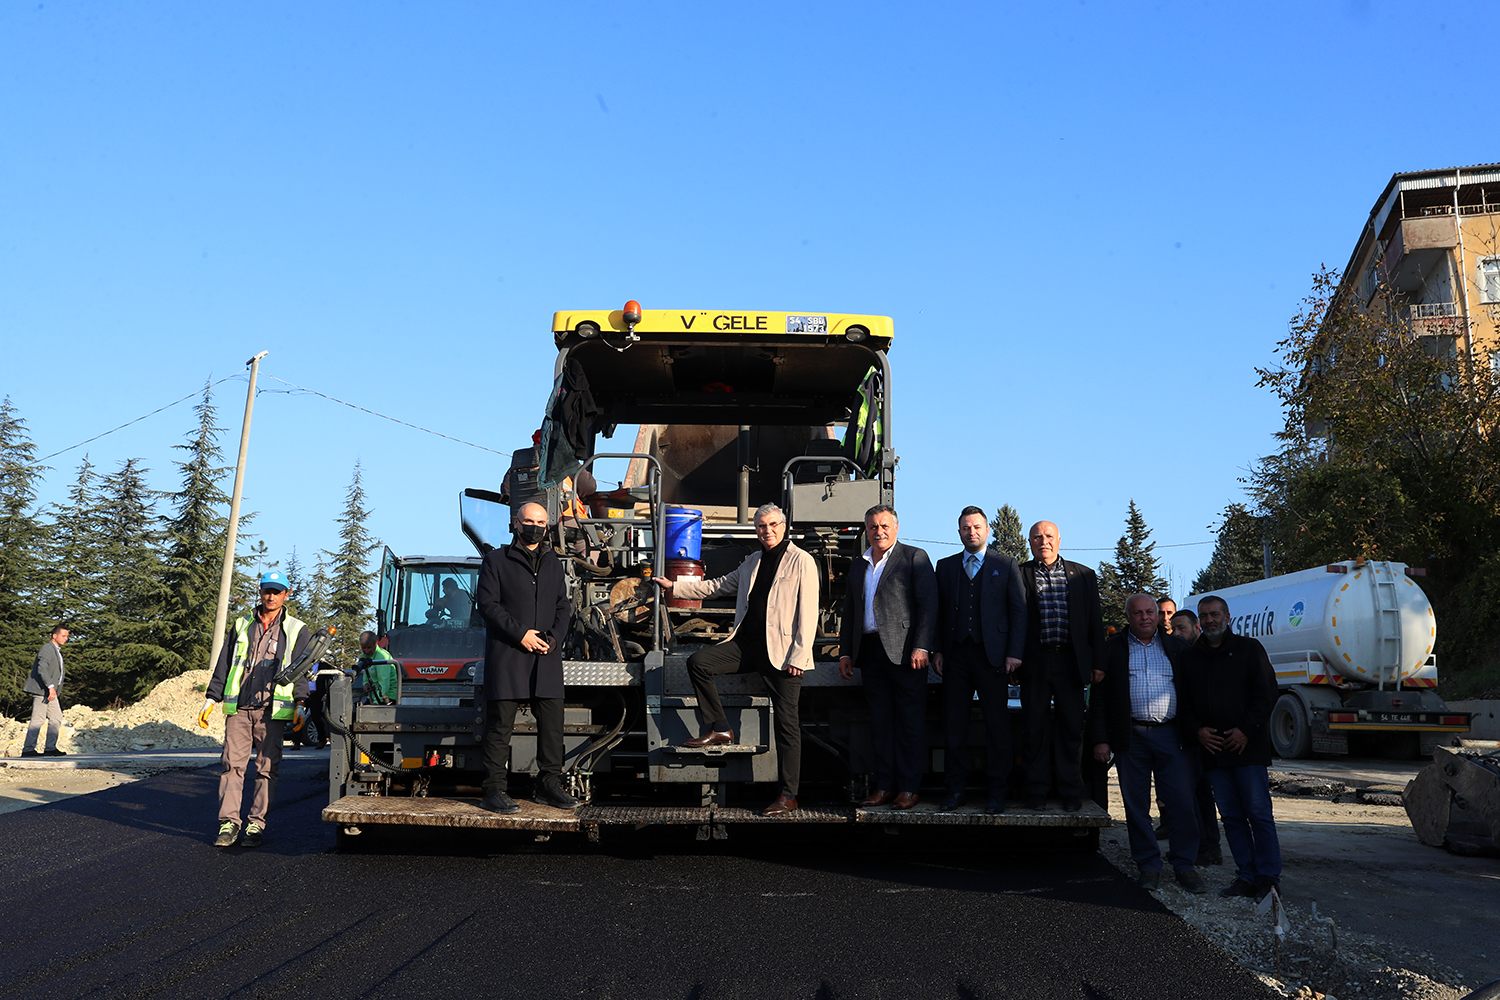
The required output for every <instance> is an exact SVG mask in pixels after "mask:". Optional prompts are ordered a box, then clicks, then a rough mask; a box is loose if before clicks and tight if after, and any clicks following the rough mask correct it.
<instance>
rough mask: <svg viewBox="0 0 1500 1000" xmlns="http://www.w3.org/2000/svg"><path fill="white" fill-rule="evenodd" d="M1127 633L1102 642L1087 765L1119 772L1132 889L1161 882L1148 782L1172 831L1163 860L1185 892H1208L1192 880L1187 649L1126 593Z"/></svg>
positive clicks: (1152, 609) (1194, 847)
mask: <svg viewBox="0 0 1500 1000" xmlns="http://www.w3.org/2000/svg"><path fill="white" fill-rule="evenodd" d="M1125 617H1126V618H1127V619H1128V620H1129V622H1130V624H1129V627H1128V628H1127V629H1126V630H1125V631H1124V632H1121V633H1119V634H1117V635H1115V636H1113V637H1111V638H1110V639H1109V641H1108V642H1106V643H1105V644H1104V650H1105V667H1104V681H1103V682H1102V683H1098V684H1095V685H1094V690H1093V697H1092V698H1091V699H1090V701H1089V742H1090V743H1091V744H1092V745H1093V753H1094V760H1095V761H1096V762H1098V763H1100V764H1105V763H1108V762H1109V758H1110V754H1111V753H1113V754H1114V756H1115V760H1116V761H1117V762H1118V764H1119V769H1120V798H1121V799H1123V800H1124V802H1125V826H1126V829H1127V830H1128V831H1129V835H1130V856H1131V858H1132V860H1134V861H1135V864H1136V867H1137V868H1138V869H1139V870H1140V875H1139V877H1138V878H1137V879H1136V883H1137V884H1138V885H1140V886H1141V887H1142V888H1144V889H1148V890H1155V889H1156V888H1157V886H1158V884H1159V883H1160V881H1161V850H1160V849H1159V848H1158V847H1157V846H1156V834H1155V833H1154V832H1152V830H1151V780H1152V778H1153V777H1154V778H1155V779H1156V798H1157V801H1158V802H1160V803H1161V810H1162V817H1163V821H1164V822H1165V823H1166V824H1167V829H1169V830H1170V831H1171V837H1172V839H1171V848H1170V852H1169V858H1170V860H1171V862H1172V870H1173V871H1174V872H1176V873H1177V881H1178V882H1180V883H1181V884H1182V887H1183V888H1184V889H1186V890H1187V891H1188V892H1191V893H1193V894H1195V895H1200V894H1202V893H1204V892H1207V891H1208V890H1207V887H1206V886H1205V885H1204V884H1203V877H1202V876H1201V875H1199V874H1198V870H1197V866H1196V865H1197V859H1198V823H1197V819H1196V817H1195V816H1194V814H1193V787H1194V784H1195V782H1196V781H1197V760H1196V759H1195V758H1196V756H1197V750H1196V749H1195V748H1196V746H1197V737H1196V735H1195V734H1194V733H1193V732H1192V731H1191V730H1186V729H1185V728H1184V721H1183V714H1182V697H1181V694H1180V687H1181V678H1180V674H1181V672H1182V658H1183V656H1185V655H1186V654H1187V650H1188V645H1187V643H1186V642H1184V641H1182V640H1181V639H1179V638H1177V637H1176V636H1172V635H1167V634H1166V633H1165V632H1163V631H1161V630H1160V629H1159V628H1158V625H1159V623H1160V622H1159V615H1158V613H1157V606H1156V601H1155V600H1154V599H1153V598H1152V597H1151V595H1150V594H1132V595H1131V596H1130V597H1129V598H1128V599H1127V600H1126V601H1125Z"/></svg>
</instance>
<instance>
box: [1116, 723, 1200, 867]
mask: <svg viewBox="0 0 1500 1000" xmlns="http://www.w3.org/2000/svg"><path fill="white" fill-rule="evenodd" d="M1194 756H1195V755H1194V753H1193V750H1192V748H1190V747H1184V746H1182V743H1181V741H1180V740H1179V739H1178V737H1177V726H1176V724H1175V723H1168V724H1167V725H1165V726H1135V725H1133V726H1131V728H1130V747H1129V749H1127V750H1126V751H1125V752H1124V753H1123V754H1121V755H1120V757H1119V760H1118V765H1119V768H1120V798H1121V799H1123V800H1124V802H1125V828H1126V829H1127V830H1128V831H1129V833H1130V857H1131V859H1132V860H1134V861H1135V863H1136V865H1137V866H1138V867H1139V868H1140V869H1141V871H1143V872H1159V871H1161V850H1160V849H1159V848H1158V847H1157V846H1156V833H1155V832H1154V831H1153V830H1152V829H1151V776H1152V774H1153V773H1154V774H1155V775H1156V791H1157V797H1158V799H1159V800H1160V801H1161V807H1162V811H1163V814H1164V815H1163V817H1162V818H1163V819H1165V820H1166V821H1167V830H1168V841H1167V843H1168V844H1169V845H1170V846H1169V848H1168V851H1167V855H1168V860H1170V861H1171V862H1172V870H1173V871H1176V872H1184V871H1191V870H1192V869H1193V868H1194V867H1196V865H1197V863H1198V820H1197V816H1196V813H1195V811H1194V805H1193V760H1194Z"/></svg>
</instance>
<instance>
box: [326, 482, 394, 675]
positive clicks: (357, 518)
mask: <svg viewBox="0 0 1500 1000" xmlns="http://www.w3.org/2000/svg"><path fill="white" fill-rule="evenodd" d="M360 479H361V472H360V467H359V463H358V462H356V463H355V465H354V481H353V482H351V483H350V484H349V492H348V494H347V495H346V499H345V501H344V513H343V515H342V516H341V517H340V518H339V519H338V525H339V540H340V541H339V547H338V549H336V550H335V551H332V552H329V551H326V550H325V551H324V553H323V554H324V555H325V556H327V557H328V559H329V567H328V574H327V578H328V591H327V593H328V606H327V613H328V617H329V618H330V619H331V620H332V621H331V624H333V625H336V626H337V627H338V632H337V637H338V638H337V641H336V642H335V645H334V648H335V650H337V652H336V653H334V655H332V656H331V657H330V659H331V660H332V661H333V662H334V663H336V664H337V665H338V666H340V667H347V666H350V665H351V664H352V663H353V662H354V658H355V655H356V651H357V649H358V646H359V633H360V632H362V631H364V629H365V628H366V627H368V625H369V624H370V621H371V606H370V582H371V581H372V580H374V578H375V571H374V570H372V569H369V568H368V562H369V557H370V553H372V552H374V551H375V550H376V549H378V548H379V547H380V543H379V542H377V541H376V540H375V539H374V538H372V537H371V536H370V533H369V531H368V530H367V529H366V528H365V518H367V517H369V515H370V512H369V511H368V510H367V509H365V490H364V486H363V485H361V482H360ZM319 568H320V570H321V565H320V567H319Z"/></svg>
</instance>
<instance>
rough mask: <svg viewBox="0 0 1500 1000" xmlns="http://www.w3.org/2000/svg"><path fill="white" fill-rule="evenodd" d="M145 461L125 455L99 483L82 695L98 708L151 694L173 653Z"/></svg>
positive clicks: (157, 527)
mask: <svg viewBox="0 0 1500 1000" xmlns="http://www.w3.org/2000/svg"><path fill="white" fill-rule="evenodd" d="M145 473H146V470H145V469H143V468H142V467H141V465H140V459H137V458H131V459H126V460H125V461H124V462H122V463H120V468H119V470H118V471H116V472H113V473H111V474H110V475H108V476H105V477H104V478H103V479H102V480H101V481H100V484H99V490H98V510H99V514H100V517H99V524H100V528H99V530H100V537H99V547H98V552H99V567H98V570H99V581H100V586H99V594H100V601H99V607H98V612H97V621H96V625H95V634H94V635H93V637H92V638H93V640H94V644H95V645H96V646H97V647H98V648H99V649H100V650H102V651H107V655H101V656H97V657H96V658H95V660H94V661H93V663H92V664H91V667H92V669H91V671H90V673H89V674H88V676H87V677H85V678H84V680H85V681H86V684H85V686H84V688H85V689H84V690H83V691H82V692H81V693H80V695H79V700H81V701H86V702H87V703H88V704H91V705H94V706H96V707H102V706H104V705H109V704H112V703H113V702H114V701H115V700H116V699H121V700H126V701H131V700H135V699H137V698H140V697H142V696H144V695H146V694H148V693H149V692H150V690H151V688H152V687H154V686H155V685H156V683H157V681H159V680H161V679H163V678H165V677H166V676H168V667H169V665H170V664H171V663H172V662H174V657H173V654H172V653H170V652H169V651H168V650H167V649H166V648H165V647H164V646H163V644H162V642H163V636H164V632H165V630H164V628H163V626H162V622H161V618H162V608H163V604H164V601H165V600H166V599H167V588H166V585H165V582H164V581H163V578H162V572H163V566H162V554H161V544H162V538H163V535H162V530H161V526H160V520H159V519H158V517H157V515H156V511H155V509H154V500H153V493H152V491H151V490H150V489H149V488H148V487H147V486H146V480H145Z"/></svg>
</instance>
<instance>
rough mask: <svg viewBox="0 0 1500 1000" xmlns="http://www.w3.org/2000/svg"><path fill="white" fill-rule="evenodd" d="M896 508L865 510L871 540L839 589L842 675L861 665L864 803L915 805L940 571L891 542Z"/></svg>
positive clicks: (899, 806) (921, 554)
mask: <svg viewBox="0 0 1500 1000" xmlns="http://www.w3.org/2000/svg"><path fill="white" fill-rule="evenodd" d="M897 530H898V525H897V521H896V511H895V510H894V509H893V508H892V507H890V506H889V505H888V504H879V505H877V506H875V507H871V508H870V509H869V510H868V511H866V512H865V540H866V541H867V542H869V544H870V547H869V548H868V549H867V550H866V551H865V554H864V555H863V556H862V557H860V558H858V559H856V560H854V564H853V565H852V566H851V567H850V569H849V581H848V584H847V585H846V588H845V591H844V620H843V627H842V628H841V629H840V631H839V674H840V676H842V677H843V678H844V679H845V680H852V679H853V678H854V668H855V667H856V666H857V667H859V670H860V674H861V675H862V681H863V684H864V689H865V697H866V699H868V700H869V703H870V742H871V743H873V744H874V753H875V791H874V792H873V793H871V794H870V796H869V797H868V798H866V799H865V800H863V801H862V802H861V803H860V805H862V806H878V805H884V804H885V803H887V802H889V803H890V804H891V805H892V806H893V807H894V808H896V809H910V808H911V807H912V806H914V805H916V804H917V791H918V789H919V788H920V787H921V784H922V773H923V772H924V771H925V770H926V760H925V757H926V753H927V665H928V653H929V652H930V651H931V650H932V649H933V642H934V639H935V636H936V632H937V618H938V594H937V577H936V576H935V575H934V574H933V571H932V562H931V561H930V560H929V559H928V558H927V553H926V552H924V551H922V550H921V549H918V548H914V547H913V546H910V545H902V544H901V543H899V542H897V541H896V532H897Z"/></svg>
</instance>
